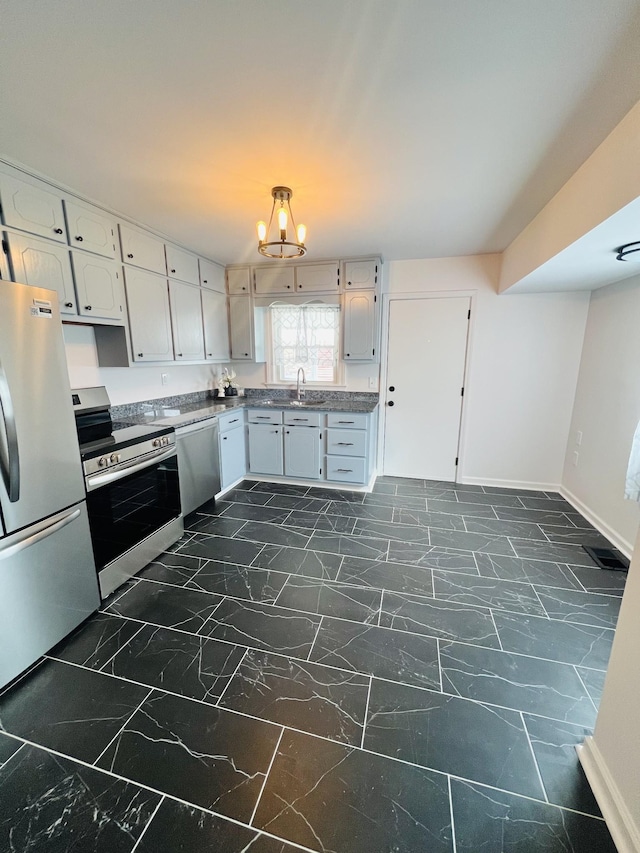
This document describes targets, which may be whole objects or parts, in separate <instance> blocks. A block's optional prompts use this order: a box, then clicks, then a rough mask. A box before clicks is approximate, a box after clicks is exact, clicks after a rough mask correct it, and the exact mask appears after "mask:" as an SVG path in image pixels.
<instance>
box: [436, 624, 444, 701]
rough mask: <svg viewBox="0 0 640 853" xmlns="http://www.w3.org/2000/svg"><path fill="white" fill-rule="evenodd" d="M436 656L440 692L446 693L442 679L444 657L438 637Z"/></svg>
mask: <svg viewBox="0 0 640 853" xmlns="http://www.w3.org/2000/svg"><path fill="white" fill-rule="evenodd" d="M436 656H437V660H438V681H439V682H440V693H442V694H443V695H444V683H443V680H442V659H441V657H440V639H439V638H437V639H436Z"/></svg>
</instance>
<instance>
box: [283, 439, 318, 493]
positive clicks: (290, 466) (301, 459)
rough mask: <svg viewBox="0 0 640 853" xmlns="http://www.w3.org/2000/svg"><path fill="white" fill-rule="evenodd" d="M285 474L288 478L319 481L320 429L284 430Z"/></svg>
mask: <svg viewBox="0 0 640 853" xmlns="http://www.w3.org/2000/svg"><path fill="white" fill-rule="evenodd" d="M284 473H285V474H286V475H287V477H299V478H301V479H303V480H317V479H318V478H319V477H320V430H319V428H318V427H304V426H299V427H294V426H292V427H290V426H287V427H285V428H284Z"/></svg>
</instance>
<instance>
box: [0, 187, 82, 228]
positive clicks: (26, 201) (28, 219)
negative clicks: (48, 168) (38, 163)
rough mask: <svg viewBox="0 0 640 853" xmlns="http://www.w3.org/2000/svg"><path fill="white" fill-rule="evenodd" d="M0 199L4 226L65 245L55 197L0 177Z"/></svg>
mask: <svg viewBox="0 0 640 853" xmlns="http://www.w3.org/2000/svg"><path fill="white" fill-rule="evenodd" d="M0 199H1V200H2V215H3V219H4V224H5V225H12V226H13V227H14V228H19V229H20V230H21V231H28V232H29V233H30V234H39V235H40V237H50V238H51V239H52V240H57V241H58V242H59V243H66V242H67V235H66V233H65V229H64V213H63V212H62V199H61V198H60V197H59V196H57V195H55V194H54V193H50V192H47V190H45V189H41V188H40V187H37V186H34V185H33V184H28V183H26V181H20V180H18V178H12V177H9V176H8V175H0Z"/></svg>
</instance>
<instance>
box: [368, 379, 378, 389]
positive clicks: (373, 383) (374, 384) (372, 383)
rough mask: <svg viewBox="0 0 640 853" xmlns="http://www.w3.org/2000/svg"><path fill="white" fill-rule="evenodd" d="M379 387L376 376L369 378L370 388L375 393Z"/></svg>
mask: <svg viewBox="0 0 640 853" xmlns="http://www.w3.org/2000/svg"><path fill="white" fill-rule="evenodd" d="M377 387H378V380H377V377H375V376H370V377H369V388H371V389H372V390H373V391H375V389H376V388H377Z"/></svg>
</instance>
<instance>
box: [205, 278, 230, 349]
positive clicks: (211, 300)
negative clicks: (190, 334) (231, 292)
mask: <svg viewBox="0 0 640 853" xmlns="http://www.w3.org/2000/svg"><path fill="white" fill-rule="evenodd" d="M200 295H201V297H202V323H203V326H204V357H205V358H206V359H207V361H229V359H230V357H231V355H230V353H229V322H228V317H227V297H226V296H225V295H224V293H216V291H214V290H202V291H201V293H200Z"/></svg>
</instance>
